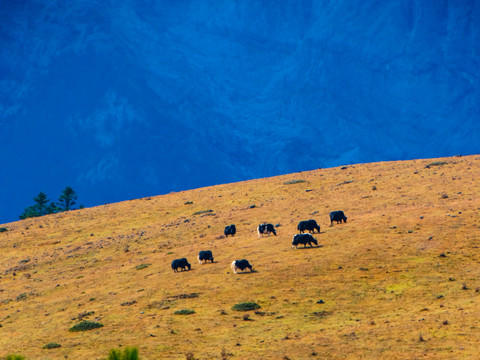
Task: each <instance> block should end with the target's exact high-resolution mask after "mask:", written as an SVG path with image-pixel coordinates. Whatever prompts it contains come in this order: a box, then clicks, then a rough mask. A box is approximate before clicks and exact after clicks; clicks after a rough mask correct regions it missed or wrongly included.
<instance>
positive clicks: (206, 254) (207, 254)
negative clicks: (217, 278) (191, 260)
mask: <svg viewBox="0 0 480 360" xmlns="http://www.w3.org/2000/svg"><path fill="white" fill-rule="evenodd" d="M197 259H198V263H199V264H203V261H205V263H206V262H207V261H208V260H210V261H211V262H212V263H213V254H212V252H211V251H210V250H205V251H200V252H199V253H198V257H197Z"/></svg>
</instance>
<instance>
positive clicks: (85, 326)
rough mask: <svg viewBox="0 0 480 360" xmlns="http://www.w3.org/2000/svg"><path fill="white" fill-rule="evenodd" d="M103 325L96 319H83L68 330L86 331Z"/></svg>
mask: <svg viewBox="0 0 480 360" xmlns="http://www.w3.org/2000/svg"><path fill="white" fill-rule="evenodd" d="M101 327H103V324H100V323H98V322H94V321H87V320H83V321H82V322H79V323H78V324H77V325H74V326H72V327H71V328H70V329H69V330H68V331H71V332H77V331H86V330H93V329H98V328H101Z"/></svg>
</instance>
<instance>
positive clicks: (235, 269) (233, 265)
mask: <svg viewBox="0 0 480 360" xmlns="http://www.w3.org/2000/svg"><path fill="white" fill-rule="evenodd" d="M236 262H237V260H233V261H232V265H231V266H230V267H231V268H232V271H233V272H234V273H235V274H236V273H237V265H236V264H235V263H236Z"/></svg>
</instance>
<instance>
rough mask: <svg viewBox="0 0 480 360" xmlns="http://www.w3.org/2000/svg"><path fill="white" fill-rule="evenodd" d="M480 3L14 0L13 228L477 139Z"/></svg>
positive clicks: (3, 96)
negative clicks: (48, 206) (40, 214)
mask: <svg viewBox="0 0 480 360" xmlns="http://www.w3.org/2000/svg"><path fill="white" fill-rule="evenodd" d="M479 19H480V2H479V1H470V0H464V1H451V0H444V1H441V0H400V1H382V0H362V1H355V0H348V1H346V0H336V1H333V0H332V1H313V0H312V1H309V0H295V1H293V0H292V1H240V0H225V1H209V0H207V1H205V0H178V1H154V0H115V1H113V0H78V1H64V0H50V1H44V0H28V1H21V0H15V1H10V0H3V1H1V6H0V44H1V45H0V154H1V160H2V161H1V168H0V169H1V170H0V204H1V206H0V223H1V222H7V221H14V220H17V219H18V215H19V214H20V213H22V212H23V209H24V208H26V207H27V206H29V205H32V204H33V200H32V198H33V197H34V196H36V195H37V194H38V193H39V192H40V191H43V192H45V193H47V195H48V196H49V197H50V199H51V200H57V199H58V197H59V195H60V193H61V191H62V190H63V189H64V188H65V187H66V186H71V187H72V188H73V189H74V190H75V191H76V192H77V194H78V195H79V200H78V202H79V203H82V204H84V205H85V206H92V205H98V204H103V203H106V202H115V201H120V200H128V199H132V198H139V197H144V196H149V195H157V194H162V193H168V192H171V191H178V190H185V189H190V188H196V187H201V186H206V185H213V184H219V183H226V182H234V181H240V180H245V179H251V178H259V177H266V176H272V175H277V174H283V173H291V172H296V171H302V170H310V169H315V168H319V167H330V166H336V165H342V164H351V163H359V162H372V161H381V160H399V159H412V158H427V157H437V156H447V155H456V154H473V153H478V151H479V145H478V144H479V140H480V121H479V120H480V119H479V114H480V101H479V99H480V22H479Z"/></svg>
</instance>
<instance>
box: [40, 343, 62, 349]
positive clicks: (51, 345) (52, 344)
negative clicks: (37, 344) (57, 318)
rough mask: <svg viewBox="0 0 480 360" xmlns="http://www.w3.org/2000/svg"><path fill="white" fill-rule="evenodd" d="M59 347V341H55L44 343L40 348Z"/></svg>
mask: <svg viewBox="0 0 480 360" xmlns="http://www.w3.org/2000/svg"><path fill="white" fill-rule="evenodd" d="M59 347H62V345H60V344H59V343H56V342H51V343H48V344H46V345H44V346H43V347H42V349H56V348H59Z"/></svg>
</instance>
